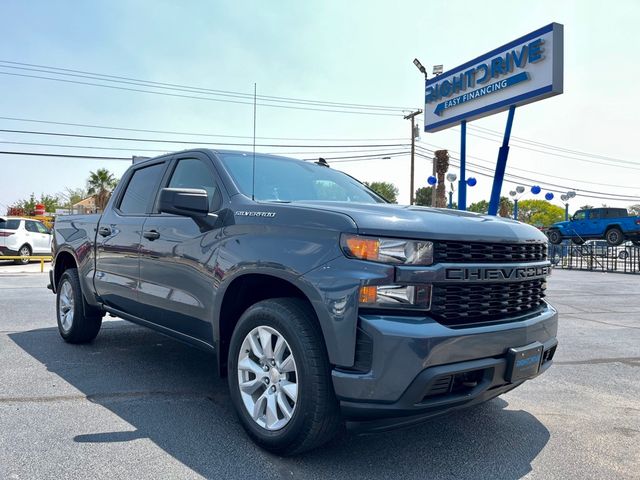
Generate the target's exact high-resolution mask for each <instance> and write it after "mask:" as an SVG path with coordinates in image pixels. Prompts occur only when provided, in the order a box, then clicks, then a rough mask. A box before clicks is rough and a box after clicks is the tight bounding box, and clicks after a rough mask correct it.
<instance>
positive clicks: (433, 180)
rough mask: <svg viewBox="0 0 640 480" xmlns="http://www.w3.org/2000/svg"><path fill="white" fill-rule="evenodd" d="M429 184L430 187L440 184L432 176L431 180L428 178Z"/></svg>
mask: <svg viewBox="0 0 640 480" xmlns="http://www.w3.org/2000/svg"><path fill="white" fill-rule="evenodd" d="M427 183H428V184H429V185H435V184H436V183H438V179H437V178H436V177H434V176H433V175H431V176H430V177H429V178H427Z"/></svg>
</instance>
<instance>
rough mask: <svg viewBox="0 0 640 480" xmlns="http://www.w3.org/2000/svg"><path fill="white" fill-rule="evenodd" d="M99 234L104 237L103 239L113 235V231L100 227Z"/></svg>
mask: <svg viewBox="0 0 640 480" xmlns="http://www.w3.org/2000/svg"><path fill="white" fill-rule="evenodd" d="M98 234H100V235H102V236H103V237H108V236H109V235H111V229H110V228H109V227H100V228H99V229H98Z"/></svg>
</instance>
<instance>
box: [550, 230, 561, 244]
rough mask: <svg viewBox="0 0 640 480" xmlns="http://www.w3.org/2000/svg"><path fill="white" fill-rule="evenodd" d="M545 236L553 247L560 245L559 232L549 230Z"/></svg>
mask: <svg viewBox="0 0 640 480" xmlns="http://www.w3.org/2000/svg"><path fill="white" fill-rule="evenodd" d="M547 236H548V237H549V241H550V242H551V243H552V244H554V245H559V244H561V243H562V234H561V233H560V230H549V233H548V234H547Z"/></svg>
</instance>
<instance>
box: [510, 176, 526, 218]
mask: <svg viewBox="0 0 640 480" xmlns="http://www.w3.org/2000/svg"><path fill="white" fill-rule="evenodd" d="M524 190H525V188H524V187H523V186H522V185H518V186H517V187H516V189H515V190H511V191H510V192H509V196H511V197H513V219H514V220H518V200H520V198H521V197H522V194H523V193H524Z"/></svg>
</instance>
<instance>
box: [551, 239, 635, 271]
mask: <svg viewBox="0 0 640 480" xmlns="http://www.w3.org/2000/svg"><path fill="white" fill-rule="evenodd" d="M548 258H549V260H550V261H551V263H552V264H553V266H554V267H555V268H562V269H566V270H589V271H592V272H617V273H640V247H638V246H635V245H620V246H618V247H610V246H608V245H606V244H604V243H591V244H585V245H573V244H569V243H563V244H561V245H551V244H549V257H548Z"/></svg>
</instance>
